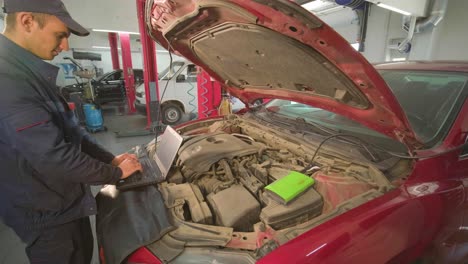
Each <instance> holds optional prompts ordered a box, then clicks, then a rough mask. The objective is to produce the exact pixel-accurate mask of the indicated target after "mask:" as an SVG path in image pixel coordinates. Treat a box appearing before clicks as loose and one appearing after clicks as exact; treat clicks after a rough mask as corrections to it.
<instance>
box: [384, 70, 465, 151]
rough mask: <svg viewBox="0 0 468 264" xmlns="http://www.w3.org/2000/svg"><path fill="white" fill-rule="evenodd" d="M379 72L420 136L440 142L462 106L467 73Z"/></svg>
mask: <svg viewBox="0 0 468 264" xmlns="http://www.w3.org/2000/svg"><path fill="white" fill-rule="evenodd" d="M380 74H381V75H382V77H383V78H384V80H385V81H386V82H387V84H388V86H389V87H390V89H391V90H392V91H393V93H394V94H395V96H396V98H397V99H398V102H399V103H400V105H401V107H402V108H403V111H404V112H405V114H406V116H407V118H408V121H409V122H410V125H411V127H412V128H413V130H414V132H415V133H416V135H417V136H418V137H419V139H420V140H421V141H422V142H423V143H426V145H428V146H432V145H434V144H435V143H437V142H439V141H440V140H441V139H443V137H444V136H445V134H446V133H447V132H448V129H449V128H450V126H451V123H452V122H453V120H454V119H455V117H456V114H457V112H458V111H457V110H458V109H459V108H460V107H461V103H462V100H460V99H459V98H460V94H461V92H462V90H463V88H464V87H465V85H466V82H467V80H468V75H466V74H463V73H453V72H440V71H402V70H384V71H380Z"/></svg>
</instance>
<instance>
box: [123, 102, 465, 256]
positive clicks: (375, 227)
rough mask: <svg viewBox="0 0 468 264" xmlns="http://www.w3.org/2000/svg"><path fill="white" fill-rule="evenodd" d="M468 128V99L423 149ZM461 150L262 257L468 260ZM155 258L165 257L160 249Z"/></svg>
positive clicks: (451, 142) (458, 137) (461, 137)
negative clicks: (445, 131)
mask: <svg viewBox="0 0 468 264" xmlns="http://www.w3.org/2000/svg"><path fill="white" fill-rule="evenodd" d="M213 120H222V118H207V119H203V120H199V121H192V122H189V123H185V124H183V125H181V126H179V127H178V130H180V131H183V130H185V129H186V128H187V127H190V126H193V125H197V124H198V125H200V126H202V125H203V123H204V122H211V121H213ZM465 131H468V101H465V104H464V106H463V108H462V109H461V114H460V115H459V116H458V118H457V119H456V121H455V122H454V124H453V126H452V129H451V130H450V132H449V134H448V135H447V137H446V139H445V140H444V142H443V143H442V144H440V145H439V146H437V147H436V148H434V149H433V150H431V151H426V153H423V154H425V155H429V154H434V153H441V152H443V151H446V150H447V148H448V149H452V148H454V147H455V146H460V145H461V144H463V143H464V142H465V138H466V132H465ZM460 152H461V151H460V148H458V149H457V150H455V151H451V152H449V153H446V154H445V155H441V156H438V157H434V158H428V159H422V160H419V161H417V162H416V163H415V164H414V170H413V171H412V173H411V175H408V176H407V177H406V178H407V180H406V181H405V182H404V183H403V184H402V185H401V186H400V187H399V188H397V189H395V190H393V191H391V192H388V193H386V194H385V195H383V196H381V197H378V198H376V199H374V200H372V201H370V202H367V203H364V204H362V205H360V206H358V207H356V208H354V209H351V210H349V211H347V212H345V213H343V214H341V215H339V216H337V217H335V218H333V219H331V220H329V221H327V222H325V223H323V224H321V225H318V226H317V227H315V228H313V229H311V230H309V231H307V232H306V233H304V234H302V235H300V236H298V237H296V238H294V239H292V240H290V241H289V242H287V243H286V244H283V245H282V246H280V247H278V248H277V249H275V250H273V251H272V252H271V253H269V254H268V255H266V256H265V257H263V258H262V259H260V260H258V262H257V263H262V264H263V263H330V264H335V263H336V264H340V263H350V264H354V263H356V264H361V263H395V264H396V263H398V264H400V263H413V262H414V261H416V260H423V259H424V258H427V259H430V260H433V261H436V262H435V263H463V261H465V260H466V258H467V257H468V250H467V249H468V242H467V241H468V232H467V231H466V226H467V225H468V220H467V216H468V215H467V213H468V206H467V205H468V200H467V190H468V189H467V188H468V179H467V175H468V169H467V168H468V159H467V158H460V155H461V153H460ZM465 152H468V150H465ZM447 164H451V166H447ZM265 235H268V232H267V231H265ZM139 254H143V255H142V256H144V257H145V258H148V257H149V255H148V252H147V251H144V252H140V251H137V252H135V253H134V255H132V257H135V258H136V259H138V256H139ZM150 259H151V258H150ZM152 261H155V262H156V261H158V258H157V257H156V256H153V259H152ZM156 263H157V262H156Z"/></svg>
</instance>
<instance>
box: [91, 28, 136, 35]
mask: <svg viewBox="0 0 468 264" xmlns="http://www.w3.org/2000/svg"><path fill="white" fill-rule="evenodd" d="M93 31H95V32H107V33H123V34H130V35H140V33H138V32H129V31H118V30H108V29H93Z"/></svg>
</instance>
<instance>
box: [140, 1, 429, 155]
mask: <svg viewBox="0 0 468 264" xmlns="http://www.w3.org/2000/svg"><path fill="white" fill-rule="evenodd" d="M153 3H154V4H153ZM147 7H149V8H150V9H151V14H152V17H151V18H147V23H148V25H150V26H151V27H152V30H151V35H152V37H153V38H154V39H155V40H156V41H157V42H159V43H160V44H161V45H163V46H165V47H169V45H168V42H167V41H170V43H171V48H172V50H175V51H177V52H178V53H180V54H181V55H183V56H184V57H186V58H188V59H189V60H190V61H192V62H194V63H195V64H197V65H199V66H201V67H202V68H203V69H204V70H206V71H207V72H208V73H209V74H210V75H212V76H213V77H214V78H216V79H217V80H218V81H220V82H222V83H225V84H226V85H227V86H228V87H229V92H230V94H232V95H233V96H235V97H238V98H240V99H241V100H243V101H245V102H252V101H253V100H255V99H259V98H279V99H291V98H295V100H296V101H298V102H300V103H305V104H309V105H313V106H316V107H320V108H322V109H326V110H329V111H332V112H336V113H339V114H341V115H344V116H346V117H348V118H351V119H353V120H356V121H358V122H361V123H362V124H364V125H366V126H368V127H370V128H372V129H374V130H376V131H379V132H381V133H383V134H385V135H388V136H390V137H392V138H396V139H397V140H399V141H401V142H403V143H404V144H406V145H407V146H408V147H409V148H410V149H416V148H418V147H420V144H419V142H418V139H417V138H416V136H415V135H414V133H413V132H412V131H411V128H410V125H409V123H408V121H407V119H406V117H405V115H404V114H403V111H402V110H401V107H400V106H399V104H398V102H397V101H396V99H395V97H394V95H393V94H392V92H391V91H390V89H389V88H388V87H387V85H386V83H385V82H384V80H383V79H382V78H381V77H380V75H379V74H378V73H377V72H376V71H375V69H374V67H373V66H372V65H371V64H369V63H368V62H367V61H366V60H365V58H364V57H363V56H362V55H360V54H359V53H358V52H356V51H355V50H354V49H353V48H352V47H351V46H350V45H349V44H348V43H347V41H346V40H344V39H343V38H342V37H341V36H340V35H339V34H337V33H336V32H335V31H334V30H333V29H332V28H330V27H329V26H328V25H326V24H324V23H323V22H322V21H321V20H320V19H318V18H317V17H315V16H314V15H312V14H310V13H309V12H307V11H306V10H304V9H302V8H301V7H299V6H297V5H296V4H294V3H291V2H289V1H262V0H257V1H243V0H235V1H214V0H213V1H212V0H206V1H186V0H185V1H182V0H181V1H175V2H174V1H157V2H154V1H149V2H148V5H147ZM207 36H211V37H207ZM304 69H307V70H304Z"/></svg>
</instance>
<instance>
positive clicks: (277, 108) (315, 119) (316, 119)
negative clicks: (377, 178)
mask: <svg viewBox="0 0 468 264" xmlns="http://www.w3.org/2000/svg"><path fill="white" fill-rule="evenodd" d="M265 109H266V112H268V113H269V114H270V117H271V115H274V116H278V117H279V116H281V117H282V118H288V119H290V120H294V121H295V122H304V123H306V124H310V125H311V126H310V129H312V130H315V131H316V132H318V133H319V134H322V135H332V134H347V135H353V136H357V137H359V138H362V139H365V141H366V142H369V143H372V144H375V145H378V146H380V147H383V148H385V149H388V150H391V151H396V152H402V153H404V152H406V150H407V149H406V147H405V146H404V145H403V144H401V143H400V142H398V141H396V140H394V139H392V138H390V137H387V136H385V135H383V134H380V133H378V132H376V131H374V130H372V129H369V128H367V127H366V126H363V125H361V124H360V123H358V122H356V121H353V120H350V119H349V118H347V117H344V116H341V115H339V114H335V113H333V112H329V111H326V110H323V109H321V108H316V107H312V106H310V105H305V104H301V103H297V102H294V101H288V100H280V99H276V100H272V101H270V102H269V103H267V104H266V105H265ZM259 114H260V113H259ZM304 128H305V127H304ZM313 128H315V129H313Z"/></svg>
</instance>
